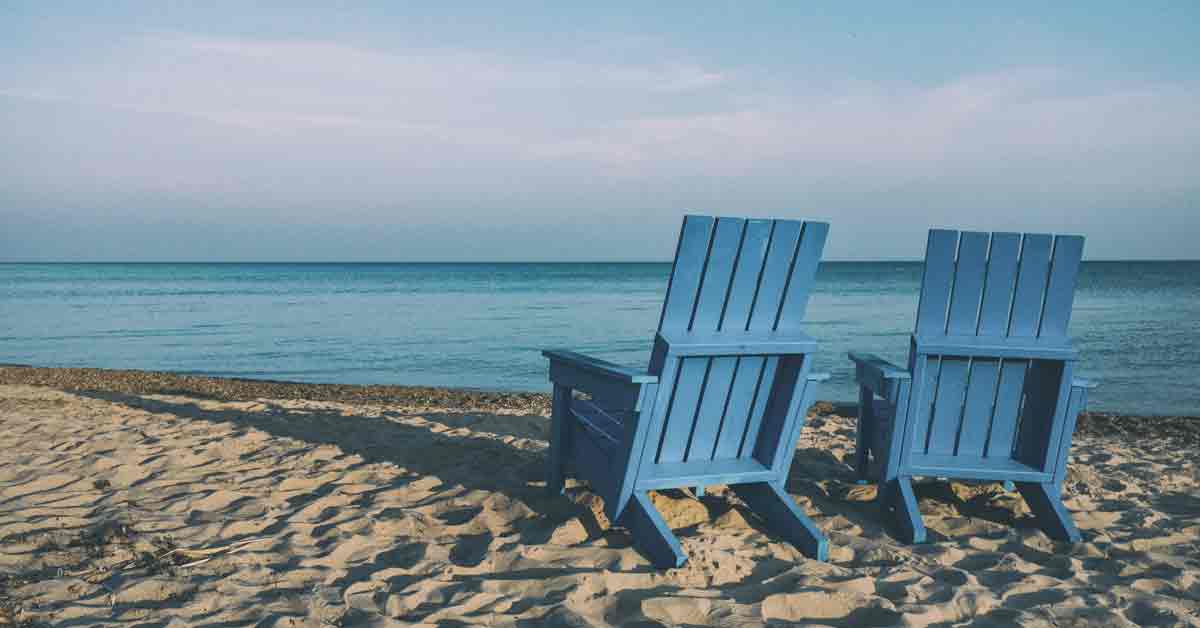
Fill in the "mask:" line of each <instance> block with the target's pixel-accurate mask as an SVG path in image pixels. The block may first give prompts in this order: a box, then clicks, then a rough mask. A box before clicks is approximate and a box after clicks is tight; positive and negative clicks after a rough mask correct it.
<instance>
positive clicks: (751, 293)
mask: <svg viewBox="0 0 1200 628" xmlns="http://www.w3.org/2000/svg"><path fill="white" fill-rule="evenodd" d="M827 234H828V225H827V224H825V223H819V222H801V221H797V220H746V219H741V218H713V217H708V216H687V217H685V218H684V222H683V228H682V230H681V232H680V237H679V245H678V248H677V251H676V255H675V263H674V266H673V268H672V270H671V281H670V284H669V285H668V288H667V296H666V299H665V301H664V303H663V311H662V317H661V319H660V323H659V331H660V332H668V333H675V334H679V333H686V332H697V333H705V334H715V335H717V336H718V337H719V336H720V333H721V332H722V331H730V332H745V331H777V332H787V331H797V332H798V331H800V328H801V325H802V323H803V319H804V311H805V307H806V305H807V303H808V297H809V293H810V291H811V288H812V284H813V280H814V278H815V276H816V271H817V266H818V264H819V262H820V258H821V251H822V249H823V248H824V244H825V238H826V236H827ZM667 350H668V348H667V346H666V345H665V344H663V343H656V345H655V348H654V352H653V354H652V357H651V361H650V370H651V372H653V373H656V374H661V373H662V372H663V371H664V367H665V366H666V361H667V360H669V359H673V360H678V364H677V369H676V370H675V371H674V373H675V377H674V381H670V382H665V381H664V382H662V385H663V386H664V387H666V390H665V392H664V399H665V400H666V403H665V404H663V405H662V406H660V407H661V408H662V409H661V410H659V409H657V408H656V412H657V411H661V412H663V413H665V414H664V416H663V417H662V419H661V421H657V422H656V423H655V424H656V425H660V426H661V429H660V430H658V433H657V434H654V433H652V434H651V435H650V436H651V438H655V437H656V438H657V440H655V441H652V442H654V443H655V446H656V447H657V449H654V450H653V451H654V461H655V462H657V463H676V462H692V461H705V460H714V459H732V458H745V457H749V456H751V455H753V452H754V450H755V445H756V443H757V439H758V431H759V429H760V425H762V421H763V415H764V413H765V412H766V410H767V402H768V401H769V399H768V397H769V396H770V393H771V390H772V387H773V386H776V385H780V386H786V383H779V382H777V381H776V379H777V377H776V371H777V365H778V361H779V360H778V358H774V357H764V356H729V357H713V358H709V357H685V358H678V357H676V358H671V357H670V356H668V355H667ZM789 372H790V371H789Z"/></svg>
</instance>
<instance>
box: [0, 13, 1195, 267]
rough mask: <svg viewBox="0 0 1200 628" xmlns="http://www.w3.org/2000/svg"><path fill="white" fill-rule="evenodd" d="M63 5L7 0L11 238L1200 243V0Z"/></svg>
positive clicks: (2, 94) (426, 252) (377, 244)
mask: <svg viewBox="0 0 1200 628" xmlns="http://www.w3.org/2000/svg"><path fill="white" fill-rule="evenodd" d="M55 4H56V3H32V2H31V3H10V4H5V5H4V6H3V8H0V260H543V259H544V260H609V259H612V260H623V259H666V258H669V256H670V254H671V250H672V246H673V240H674V236H675V231H676V230H677V228H678V220H679V216H680V215H681V214H682V213H684V212H698V213H721V214H731V215H763V216H789V217H811V218H820V219H826V220H829V221H830V222H831V223H832V225H833V227H832V231H831V235H830V241H829V245H828V247H827V251H826V252H827V257H828V258H833V259H863V258H865V259H892V258H916V257H919V256H920V254H921V252H922V248H923V246H924V230H925V229H926V228H928V227H929V226H950V227H962V228H974V229H986V230H998V229H1005V230H1024V231H1033V230H1045V231H1058V232H1074V233H1082V234H1085V235H1087V236H1088V238H1089V240H1088V248H1087V253H1088V256H1089V257H1092V258H1104V259H1114V258H1197V257H1200V253H1198V251H1200V247H1198V246H1197V245H1196V244H1195V234H1196V233H1200V184H1198V183H1197V180H1198V179H1200V177H1198V176H1197V173H1200V44H1198V43H1197V42H1198V41H1200V3H1195V2H1176V3H1154V2H1147V3H1103V2H1089V3H1076V4H1059V5H1056V6H1052V7H1048V6H1044V5H1043V4H1042V3H1022V2H1012V3H1003V5H1002V6H989V5H990V4H991V3H973V4H970V5H966V6H964V4H965V3H955V4H936V3H925V4H922V5H921V6H920V7H919V8H915V9H914V8H908V7H901V6H899V3H897V4H896V5H891V6H884V5H882V4H861V5H855V6H845V5H840V4H839V5H835V4H828V5H818V4H811V3H774V4H765V3H764V4H754V3H736V4H735V3H729V4H717V3H707V4H701V5H699V6H697V5H696V4H694V3H691V4H685V3H677V4H669V3H668V4H661V5H657V6H656V7H654V8H653V9H649V8H647V7H644V6H640V5H639V4H623V5H619V4H616V3H605V4H604V5H603V6H602V7H599V6H598V7H594V8H591V9H581V8H578V7H547V6H539V5H537V4H521V3H480V4H456V5H455V6H454V7H453V8H436V7H429V6H403V5H399V4H395V5H393V4H392V3H387V4H384V3H380V4H377V5H375V6H374V7H365V6H364V7H355V8H337V9H332V8H328V7H326V6H325V5H326V4H329V3H312V4H310V5H308V6H305V5H302V4H301V5H296V4H294V3H293V4H290V5H288V6H286V7H285V6H282V5H280V6H272V5H270V4H266V5H261V6H258V7H256V8H249V7H247V6H245V5H246V4H247V3H190V4H184V3H179V4H173V3H151V2H147V3H133V4H111V5H108V4H106V5H105V6H100V4H101V3H90V4H84V3H79V4H75V5H70V6H67V5H60V6H54V5H55ZM201 4H203V6H199V5H201Z"/></svg>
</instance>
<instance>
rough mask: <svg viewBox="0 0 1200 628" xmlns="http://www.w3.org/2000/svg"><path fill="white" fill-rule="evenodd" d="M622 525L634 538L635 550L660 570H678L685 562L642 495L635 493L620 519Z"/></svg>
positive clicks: (648, 498)
mask: <svg viewBox="0 0 1200 628" xmlns="http://www.w3.org/2000/svg"><path fill="white" fill-rule="evenodd" d="M621 518H622V523H623V525H625V526H626V527H627V528H629V531H630V532H631V533H632V534H633V542H634V544H636V545H637V547H638V549H640V550H641V551H642V553H643V554H645V555H646V557H647V558H649V559H650V562H651V563H653V564H654V566H655V567H658V568H659V569H670V568H672V567H679V566H680V565H683V563H684V562H686V561H687V556H684V554H683V548H681V547H680V546H679V539H676V538H675V535H674V534H671V528H669V527H667V522H666V521H663V518H662V515H660V514H658V510H656V509H655V508H654V504H653V503H651V502H650V496H649V495H647V494H646V492H645V491H634V492H633V499H632V500H630V502H629V507H627V508H626V509H625V513H624V514H623V515H622V516H621Z"/></svg>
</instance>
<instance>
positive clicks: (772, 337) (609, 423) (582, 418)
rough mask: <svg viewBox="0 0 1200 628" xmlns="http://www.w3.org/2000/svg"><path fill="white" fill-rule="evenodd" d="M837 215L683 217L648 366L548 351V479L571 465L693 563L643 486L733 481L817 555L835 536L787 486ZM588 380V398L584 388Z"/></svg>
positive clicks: (615, 508) (654, 546) (638, 528)
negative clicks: (817, 296) (817, 279)
mask: <svg viewBox="0 0 1200 628" xmlns="http://www.w3.org/2000/svg"><path fill="white" fill-rule="evenodd" d="M828 230H829V226H828V225H827V224H825V223H820V222H800V221H793V220H743V219H738V218H716V219H714V218H711V217H706V216H687V217H686V218H684V221H683V228H682V231H681V233H680V236H679V245H678V249H677V250H676V254H675V264H674V266H673V268H672V270H671V280H670V284H669V285H668V287H667V296H666V300H665V302H664V303H663V310H662V317H661V319H660V322H659V326H658V334H657V336H656V337H655V339H654V346H653V351H652V354H651V358H650V365H649V367H648V368H647V369H646V370H645V371H641V370H634V369H628V368H623V367H620V366H617V365H615V364H612V363H609V362H604V361H601V360H596V359H593V358H589V357H586V356H583V355H579V354H577V353H573V352H570V351H559V350H551V351H544V352H543V355H544V356H546V357H547V358H549V359H550V380H551V381H552V382H553V383H554V398H553V410H552V426H551V438H550V460H549V479H548V487H549V489H550V490H551V491H554V492H561V491H562V488H563V479H564V478H565V477H566V476H567V475H573V476H576V477H578V478H580V479H583V480H585V481H587V482H588V484H589V485H590V487H591V490H592V491H593V492H595V493H596V494H598V495H600V496H601V497H603V498H604V502H605V513H606V514H607V515H608V517H609V519H610V520H611V521H614V522H619V523H621V524H622V525H624V526H625V527H627V528H629V529H630V531H631V533H632V534H633V538H634V541H635V543H636V544H637V546H638V547H639V548H640V549H641V550H642V551H643V552H644V553H645V554H646V555H647V556H648V557H649V558H650V560H651V561H652V562H653V563H654V564H655V565H656V566H659V567H677V566H679V565H682V564H683V563H684V561H685V560H686V558H685V556H684V554H683V552H682V550H681V549H680V546H679V541H678V540H677V539H676V538H675V536H674V535H672V534H671V530H670V528H668V527H667V525H666V523H665V522H664V521H663V519H662V517H661V516H660V515H659V513H658V512H657V511H656V510H655V509H654V506H653V505H652V504H651V501H650V498H649V496H648V494H647V491H650V490H655V489H669V488H679V487H691V488H694V489H696V490H697V493H698V494H702V491H703V487H704V486H710V485H729V486H730V488H731V489H732V490H733V491H734V492H735V493H736V494H737V495H738V496H739V497H741V499H742V500H743V501H745V502H746V503H747V504H748V505H749V506H750V508H751V509H753V510H754V511H755V512H756V513H757V514H758V515H759V516H761V517H762V519H763V520H764V522H765V523H766V526H767V527H768V528H769V529H770V530H772V531H773V532H775V533H777V534H779V535H780V536H782V537H783V538H785V539H787V540H788V541H790V542H791V543H793V544H795V545H796V546H797V547H798V548H800V549H801V550H802V551H804V552H805V553H806V554H807V555H809V556H812V557H815V558H818V559H824V558H825V555H826V541H825V539H824V537H822V535H821V533H820V531H819V530H818V529H817V527H816V526H815V525H813V523H812V522H811V521H810V520H809V519H808V518H807V517H805V516H804V514H803V513H802V512H801V511H800V509H799V508H797V506H796V504H795V502H794V501H793V500H792V498H791V497H790V496H788V494H787V492H785V491H784V481H785V480H786V478H787V473H788V468H789V467H790V466H791V460H792V456H793V453H794V451H795V447H796V438H797V436H798V435H799V431H800V428H801V426H802V425H803V423H804V418H805V413H806V411H807V409H808V407H809V406H810V405H811V404H812V396H813V393H814V389H815V388H816V385H815V382H816V381H819V380H821V379H824V377H825V376H821V375H816V374H813V373H811V372H810V369H809V367H810V360H809V356H810V355H811V354H812V353H813V351H814V350H815V348H816V342H815V341H814V340H813V339H812V338H811V337H809V336H807V335H805V334H804V333H803V332H802V331H801V323H802V322H803V320H804V309H805V306H806V304H807V301H808V293H809V289H810V287H811V286H812V282H813V277H814V275H815V274H816V270H817V264H818V262H819V261H820V258H821V250H822V248H824V244H825V236H826V234H827V233H828ZM573 391H580V392H582V393H586V395H588V396H590V399H585V398H582V396H580V397H576V396H575V395H573Z"/></svg>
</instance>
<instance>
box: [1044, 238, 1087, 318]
mask: <svg viewBox="0 0 1200 628" xmlns="http://www.w3.org/2000/svg"><path fill="white" fill-rule="evenodd" d="M1082 259H1083V238H1081V237H1079V236H1058V237H1056V238H1054V259H1053V260H1052V261H1051V264H1050V282H1049V284H1047V286H1046V300H1045V303H1043V305H1042V323H1041V328H1040V329H1039V330H1038V336H1039V337H1040V338H1061V339H1064V340H1065V339H1066V337H1067V323H1069V322H1070V321H1071V304H1072V302H1073V301H1074V299H1075V281H1076V278H1077V277H1078V276H1079V263H1080V261H1081V260H1082Z"/></svg>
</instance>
